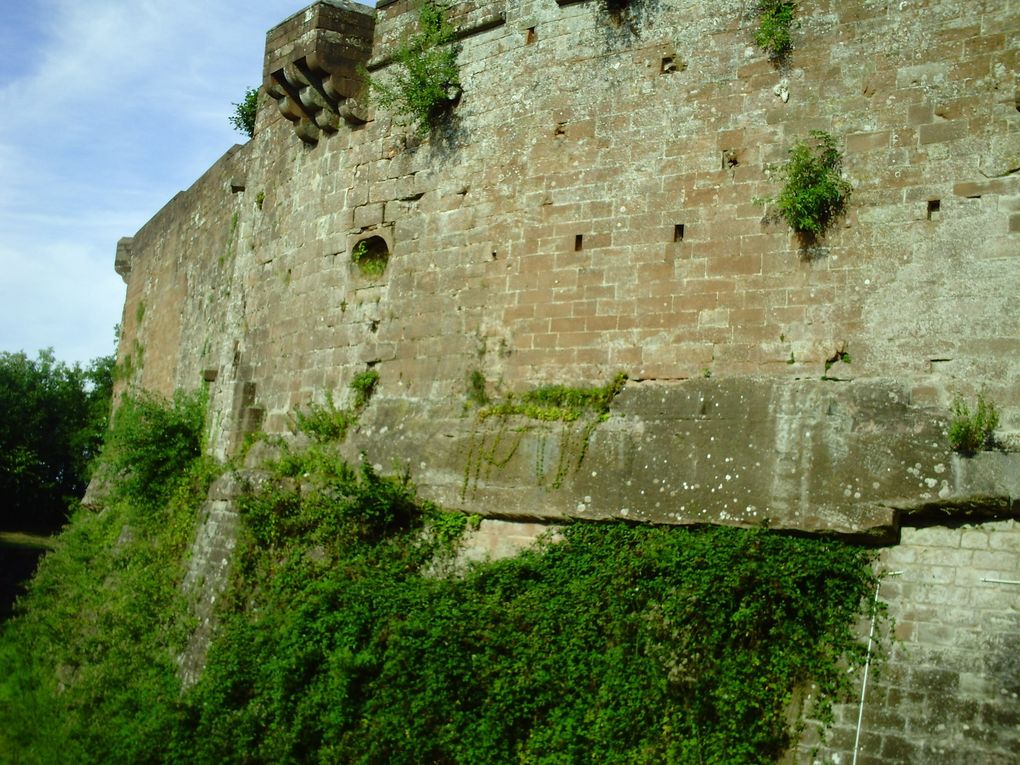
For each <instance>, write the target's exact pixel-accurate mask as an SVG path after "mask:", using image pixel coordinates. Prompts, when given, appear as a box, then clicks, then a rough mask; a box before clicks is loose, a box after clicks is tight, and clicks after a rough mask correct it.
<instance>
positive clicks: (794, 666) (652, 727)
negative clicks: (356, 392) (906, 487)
mask: <svg viewBox="0 0 1020 765" xmlns="http://www.w3.org/2000/svg"><path fill="white" fill-rule="evenodd" d="M323 454H324V453H323V452H322V450H321V448H317V449H316V450H313V452H310V453H306V454H305V455H304V456H301V455H292V456H291V459H292V460H296V461H297V462H298V463H299V464H295V465H291V466H290V467H288V469H287V470H286V471H285V472H287V473H291V472H296V473H297V474H299V475H301V476H303V482H302V484H301V486H300V487H298V486H293V485H288V484H287V481H286V479H285V478H283V479H277V480H275V481H271V482H269V483H264V484H263V485H262V486H261V487H260V489H259V490H258V491H256V492H255V493H253V494H252V495H251V496H250V497H249V498H248V499H247V500H246V505H245V521H246V528H248V529H250V530H251V534H250V536H246V537H245V539H244V540H243V541H242V543H241V546H240V548H239V550H238V556H239V565H238V567H237V569H236V576H235V578H234V580H233V583H232V585H231V590H230V593H229V597H228V598H227V599H226V601H225V602H226V603H227V604H228V605H227V608H228V610H227V611H226V612H225V613H224V614H223V619H224V621H223V627H222V630H221V632H220V636H219V639H218V640H217V642H216V644H215V645H214V646H213V648H212V650H211V652H210V655H209V662H208V664H207V668H206V672H205V675H204V676H203V678H202V679H201V681H200V682H199V685H198V686H197V687H196V688H195V690H194V692H193V693H192V694H190V695H189V696H187V697H186V698H185V700H184V701H185V704H186V707H187V714H186V719H187V720H188V724H187V725H186V726H183V727H181V728H179V729H178V731H177V732H178V739H177V741H176V743H175V749H176V750H177V751H179V752H181V753H182V754H181V761H187V762H197V763H205V762H208V763H219V762H225V763H234V762H237V763H240V762H246V763H275V762H351V763H374V762H388V763H421V762H443V763H472V764H473V763H482V762H484V763H490V762H491V763H503V762H506V763H509V762H534V763H554V762H555V763H589V762H631V763H661V762H675V763H690V765H695V764H696V763H702V762H726V763H735V764H736V763H772V762H774V761H775V760H776V759H777V758H778V757H779V755H780V754H781V753H782V752H783V751H784V750H785V749H786V748H787V747H788V746H789V745H790V744H791V743H792V742H793V741H794V740H795V738H794V737H795V734H796V731H795V730H792V729H791V728H790V725H789V723H788V717H787V715H788V713H789V704H790V700H791V698H792V697H793V694H794V691H795V689H797V688H800V687H803V686H804V685H805V684H809V683H812V682H813V683H816V684H817V685H818V687H819V689H820V699H821V701H820V702H818V704H819V707H817V708H815V709H814V710H813V712H814V713H815V714H816V715H820V716H821V717H822V718H823V719H827V718H828V715H829V704H830V702H831V700H832V699H834V698H843V697H844V696H845V695H846V694H847V693H848V692H849V691H850V684H851V678H852V676H851V675H850V674H848V673H847V668H848V667H856V666H860V665H861V663H862V662H863V660H864V658H865V650H866V649H865V646H864V645H863V644H862V643H860V642H858V641H857V640H856V639H855V637H854V632H853V625H854V622H855V619H856V618H857V616H858V615H859V614H860V613H861V611H862V609H863V610H866V609H867V607H868V604H869V603H870V599H869V597H868V596H869V595H870V594H871V593H872V592H873V590H874V584H875V578H874V576H873V574H872V573H871V570H870V567H869V561H870V558H871V554H870V552H868V551H866V550H863V549H861V548H858V547H854V546H851V545H847V544H843V543H839V542H834V541H831V540H819V539H801V538H794V537H786V536H782V535H779V534H774V533H770V532H767V531H764V530H757V531H742V530H737V529H724V528H714V529H702V530H695V531H692V530H685V529H679V528H655V527H650V526H631V525H626V524H623V523H609V524H598V525H596V524H576V525H571V526H568V527H567V528H566V529H565V530H564V532H563V540H562V541H561V542H552V541H548V542H546V543H544V544H541V545H539V546H538V547H537V548H535V549H532V550H529V551H527V552H525V553H523V554H521V555H520V556H518V557H517V558H514V559H511V560H505V561H501V562H496V563H488V564H483V565H478V566H475V567H473V568H470V569H469V570H468V571H467V572H466V573H464V574H463V575H461V576H458V577H452V578H448V579H443V578H437V577H434V576H431V575H428V573H427V572H428V570H429V568H428V561H429V560H430V559H432V558H433V557H434V556H436V555H443V554H448V553H449V551H450V544H451V540H453V541H455V540H456V538H457V537H458V536H459V533H460V531H461V530H462V529H463V526H464V525H466V519H465V518H463V517H461V518H443V519H441V520H435V519H432V520H430V515H429V511H428V509H427V508H422V507H421V505H420V504H418V503H417V502H416V501H415V500H414V497H413V495H412V494H411V493H410V490H409V487H407V485H406V484H405V483H403V482H399V481H393V480H392V479H384V478H380V477H378V476H375V475H374V474H372V472H371V471H367V469H366V468H362V471H361V472H358V471H354V470H352V469H350V468H346V467H341V466H338V465H337V464H336V463H330V462H329V461H328V459H326V458H324V457H323ZM324 460H325V461H324ZM366 471H367V472H366ZM267 516H274V517H276V518H277V520H276V522H275V526H273V528H274V531H273V532H272V533H269V534H267V533H266V529H267V528H269V526H268V525H267V523H266V520H265V519H266V517H267ZM430 527H432V528H436V529H438V531H437V533H432V534H426V533H422V530H423V529H427V528H430Z"/></svg>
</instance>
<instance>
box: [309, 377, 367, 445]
mask: <svg viewBox="0 0 1020 765" xmlns="http://www.w3.org/2000/svg"><path fill="white" fill-rule="evenodd" d="M378 383H379V373H378V372H377V371H376V370H374V369H366V370H365V371H363V372H359V373H358V374H356V375H355V376H354V379H353V380H351V384H350V389H351V393H352V396H353V401H352V404H351V406H350V407H338V406H337V405H336V403H335V402H334V401H333V394H332V393H331V392H329V391H327V392H326V396H325V398H326V402H325V404H316V403H315V402H312V403H311V404H308V406H307V407H305V408H303V409H298V410H297V411H295V412H294V424H295V427H296V428H297V430H298V432H300V433H304V434H305V435H306V436H308V437H309V438H311V439H312V440H313V441H316V442H317V443H328V442H330V441H343V440H344V438H346V437H347V431H348V430H350V428H352V427H353V426H354V425H356V424H357V422H358V417H359V415H360V414H361V412H362V410H364V408H365V407H366V406H368V402H369V400H370V399H371V398H372V394H373V393H374V392H375V389H376V386H377V385H378Z"/></svg>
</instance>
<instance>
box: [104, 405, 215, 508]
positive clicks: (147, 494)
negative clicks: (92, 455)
mask: <svg viewBox="0 0 1020 765" xmlns="http://www.w3.org/2000/svg"><path fill="white" fill-rule="evenodd" d="M205 408H206V393H205V391H204V390H198V391H194V392H191V393H185V392H183V391H178V392H177V393H175V394H174V397H173V399H171V400H169V401H168V400H166V399H165V398H163V397H161V396H159V395H157V394H154V393H148V392H142V393H139V394H137V395H129V396H125V397H124V399H123V400H122V401H121V403H120V405H119V406H118V408H117V411H116V412H115V413H114V416H113V428H112V429H111V430H110V433H109V434H108V435H107V438H106V445H105V447H104V449H103V461H104V462H106V463H107V464H108V465H109V468H110V470H111V472H113V473H114V474H118V476H119V478H118V480H117V486H116V488H117V491H118V492H120V493H122V494H125V495H127V496H130V497H131V498H132V499H133V500H134V501H135V502H137V503H148V504H152V505H159V504H161V503H163V502H165V501H166V499H167V498H168V496H169V495H170V493H171V492H172V491H173V490H174V488H175V487H174V480H175V479H176V478H178V477H179V476H181V475H183V474H185V473H186V472H187V468H188V466H189V465H190V464H191V463H192V462H193V461H194V460H195V459H197V458H198V457H199V456H200V455H201V454H202V447H203V444H204V436H205Z"/></svg>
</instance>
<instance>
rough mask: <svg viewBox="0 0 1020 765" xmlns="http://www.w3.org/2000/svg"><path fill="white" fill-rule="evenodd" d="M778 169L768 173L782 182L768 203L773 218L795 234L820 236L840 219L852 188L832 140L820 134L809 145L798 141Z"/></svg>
mask: <svg viewBox="0 0 1020 765" xmlns="http://www.w3.org/2000/svg"><path fill="white" fill-rule="evenodd" d="M789 156H790V158H789V159H788V160H787V162H786V164H785V165H783V166H781V167H774V166H773V167H770V168H769V170H770V171H771V172H772V173H773V174H774V175H775V176H777V177H778V178H779V179H781V180H782V181H783V189H782V191H780V192H779V196H777V197H776V198H774V199H771V200H763V201H765V202H772V203H774V204H775V206H776V212H777V214H778V215H779V216H780V217H781V218H783V219H784V220H785V221H786V222H787V223H788V224H789V225H790V227H791V228H792V229H793V230H794V231H796V232H797V233H799V234H804V235H807V236H812V237H816V236H820V235H821V234H823V233H824V232H825V230H826V229H827V228H828V226H829V224H830V223H831V222H832V220H833V219H834V218H836V217H837V216H838V215H840V214H841V213H842V212H843V210H844V208H845V206H846V201H847V199H848V198H849V197H850V192H851V191H852V187H851V186H850V183H849V182H848V181H847V180H845V179H844V178H843V176H842V174H841V173H842V169H843V157H842V155H841V154H840V152H839V149H837V148H836V139H835V138H833V137H832V136H831V135H829V134H828V133H826V132H824V131H821V130H812V131H811V140H810V141H798V142H797V143H796V144H794V146H793V148H791V149H790V155H789Z"/></svg>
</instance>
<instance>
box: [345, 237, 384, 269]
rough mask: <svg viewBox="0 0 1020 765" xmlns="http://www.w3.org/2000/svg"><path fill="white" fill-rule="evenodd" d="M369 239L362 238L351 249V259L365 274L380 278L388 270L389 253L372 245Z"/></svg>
mask: <svg viewBox="0 0 1020 765" xmlns="http://www.w3.org/2000/svg"><path fill="white" fill-rule="evenodd" d="M369 241H370V240H368V239H362V240H361V241H360V242H358V243H357V244H356V245H354V249H353V250H352V251H351V260H352V261H353V262H354V265H356V266H357V267H358V270H359V271H360V272H361V273H362V275H363V276H367V277H369V278H370V279H378V278H379V277H380V276H382V275H383V274H384V273H385V272H386V264H387V262H388V253H387V252H385V251H384V250H382V249H381V248H379V247H370V246H369ZM379 241H381V240H379Z"/></svg>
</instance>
